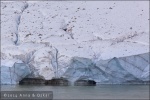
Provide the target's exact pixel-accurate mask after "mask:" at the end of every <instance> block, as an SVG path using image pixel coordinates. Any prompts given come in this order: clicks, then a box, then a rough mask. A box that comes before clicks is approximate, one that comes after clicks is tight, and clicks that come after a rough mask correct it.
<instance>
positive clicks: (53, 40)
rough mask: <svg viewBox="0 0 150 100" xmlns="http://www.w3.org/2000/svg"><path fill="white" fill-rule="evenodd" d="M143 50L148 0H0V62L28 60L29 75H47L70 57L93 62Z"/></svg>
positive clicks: (146, 38)
mask: <svg viewBox="0 0 150 100" xmlns="http://www.w3.org/2000/svg"><path fill="white" fill-rule="evenodd" d="M147 52H149V3H148V1H28V2H25V1H13V2H12V1H11V2H9V1H7V2H4V1H1V60H2V63H1V66H6V65H7V66H9V67H11V66H12V62H14V63H15V62H16V61H18V60H22V61H24V62H26V63H27V61H28V64H29V65H30V66H31V67H32V68H34V69H35V70H36V72H35V73H36V74H35V73H34V75H33V76H34V77H35V76H36V75H37V77H38V76H39V75H40V76H42V77H44V78H45V79H51V78H52V77H54V70H56V69H57V67H58V69H59V70H61V72H60V73H58V74H60V75H62V74H63V73H64V72H65V70H66V69H67V68H68V66H69V63H70V60H71V59H72V58H73V57H84V58H88V59H91V60H92V61H93V62H95V63H96V62H97V61H99V60H106V59H111V58H113V57H125V56H131V55H138V54H142V53H147ZM27 55H28V56H27ZM29 55H30V56H29ZM9 63H10V65H9Z"/></svg>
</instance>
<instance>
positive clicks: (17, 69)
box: [1, 63, 31, 84]
mask: <svg viewBox="0 0 150 100" xmlns="http://www.w3.org/2000/svg"><path fill="white" fill-rule="evenodd" d="M30 73H31V71H30V68H29V66H28V65H26V64H24V63H15V64H14V66H12V67H7V66H1V84H18V83H19V81H21V80H22V79H23V78H25V77H26V76H27V75H29V74H30Z"/></svg>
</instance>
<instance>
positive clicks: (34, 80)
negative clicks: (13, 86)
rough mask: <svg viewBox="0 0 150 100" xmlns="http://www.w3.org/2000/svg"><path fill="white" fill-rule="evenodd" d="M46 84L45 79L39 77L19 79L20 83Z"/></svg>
mask: <svg viewBox="0 0 150 100" xmlns="http://www.w3.org/2000/svg"><path fill="white" fill-rule="evenodd" d="M39 84H40V85H42V84H43V85H44V84H45V80H43V79H38V78H23V79H22V80H21V81H19V85H39Z"/></svg>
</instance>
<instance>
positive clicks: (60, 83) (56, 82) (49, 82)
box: [45, 78, 69, 86]
mask: <svg viewBox="0 0 150 100" xmlns="http://www.w3.org/2000/svg"><path fill="white" fill-rule="evenodd" d="M45 85H53V86H68V85H69V81H68V80H67V79H65V78H53V79H51V80H46V81H45Z"/></svg>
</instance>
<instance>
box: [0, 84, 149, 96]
mask: <svg viewBox="0 0 150 100" xmlns="http://www.w3.org/2000/svg"><path fill="white" fill-rule="evenodd" d="M1 90H2V91H53V97H54V99H149V85H97V86H41V85H40V86H38V85H37V86H29V85H2V86H1Z"/></svg>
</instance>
